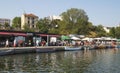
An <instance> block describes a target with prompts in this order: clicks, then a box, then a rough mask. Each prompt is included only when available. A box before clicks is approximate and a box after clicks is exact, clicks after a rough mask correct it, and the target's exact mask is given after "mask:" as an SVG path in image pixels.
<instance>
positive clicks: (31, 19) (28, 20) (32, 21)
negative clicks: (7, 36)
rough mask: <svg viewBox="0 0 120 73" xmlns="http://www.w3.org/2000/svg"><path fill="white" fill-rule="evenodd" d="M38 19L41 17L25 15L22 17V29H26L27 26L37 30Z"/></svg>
mask: <svg viewBox="0 0 120 73" xmlns="http://www.w3.org/2000/svg"><path fill="white" fill-rule="evenodd" d="M38 18H39V17H38V16H36V15H34V14H23V15H22V16H21V29H24V26H25V25H26V26H28V27H29V28H36V23H37V21H38Z"/></svg>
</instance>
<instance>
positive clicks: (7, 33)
mask: <svg viewBox="0 0 120 73" xmlns="http://www.w3.org/2000/svg"><path fill="white" fill-rule="evenodd" d="M0 35H12V34H11V33H9V32H0Z"/></svg>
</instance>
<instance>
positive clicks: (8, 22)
mask: <svg viewBox="0 0 120 73" xmlns="http://www.w3.org/2000/svg"><path fill="white" fill-rule="evenodd" d="M6 23H7V24H8V25H10V19H6V18H0V24H1V25H3V26H4V24H6Z"/></svg>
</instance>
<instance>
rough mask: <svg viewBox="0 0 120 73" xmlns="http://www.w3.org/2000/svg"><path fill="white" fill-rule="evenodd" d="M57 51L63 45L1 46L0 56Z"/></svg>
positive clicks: (62, 49)
mask: <svg viewBox="0 0 120 73" xmlns="http://www.w3.org/2000/svg"><path fill="white" fill-rule="evenodd" d="M57 51H64V46H39V47H36V46H34V47H3V48H0V56H3V55H13V54H23V53H45V52H57Z"/></svg>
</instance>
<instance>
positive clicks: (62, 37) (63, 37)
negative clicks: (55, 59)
mask: <svg viewBox="0 0 120 73" xmlns="http://www.w3.org/2000/svg"><path fill="white" fill-rule="evenodd" d="M68 39H70V37H69V36H64V35H62V36H61V40H68Z"/></svg>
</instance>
